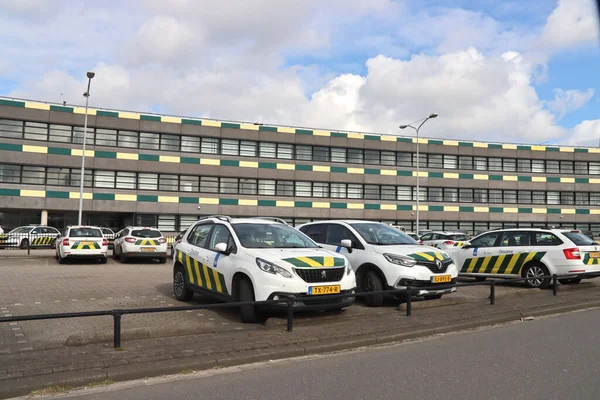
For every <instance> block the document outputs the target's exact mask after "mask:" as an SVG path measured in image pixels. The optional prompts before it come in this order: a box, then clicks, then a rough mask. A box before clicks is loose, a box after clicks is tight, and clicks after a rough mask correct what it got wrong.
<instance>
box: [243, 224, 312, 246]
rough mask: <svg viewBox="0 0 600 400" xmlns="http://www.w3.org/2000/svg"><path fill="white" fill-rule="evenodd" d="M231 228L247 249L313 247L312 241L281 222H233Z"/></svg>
mask: <svg viewBox="0 0 600 400" xmlns="http://www.w3.org/2000/svg"><path fill="white" fill-rule="evenodd" d="M233 230H234V231H235V234H236V235H237V237H238V239H239V240H240V243H241V244H242V246H243V247H245V248H247V249H269V248H272V249H314V248H316V247H318V246H317V245H316V244H315V243H314V242H313V241H311V240H310V239H309V238H307V237H306V236H304V234H302V233H301V232H299V231H297V230H295V229H294V228H292V227H289V226H287V225H282V224H248V223H240V224H234V225H233Z"/></svg>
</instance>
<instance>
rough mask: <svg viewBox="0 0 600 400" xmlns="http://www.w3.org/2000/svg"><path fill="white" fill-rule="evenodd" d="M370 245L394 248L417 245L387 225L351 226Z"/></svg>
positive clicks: (365, 224) (364, 224)
mask: <svg viewBox="0 0 600 400" xmlns="http://www.w3.org/2000/svg"><path fill="white" fill-rule="evenodd" d="M350 226H352V227H353V228H354V229H356V231H357V232H358V233H359V234H360V236H362V238H363V239H365V241H366V242H367V243H369V244H374V245H380V246H393V245H403V244H417V243H416V242H415V241H414V239H413V238H411V237H410V236H408V235H406V234H405V233H402V232H400V231H399V230H397V229H395V228H392V227H390V226H388V225H385V224H378V223H360V224H350Z"/></svg>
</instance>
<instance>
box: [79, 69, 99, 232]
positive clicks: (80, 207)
mask: <svg viewBox="0 0 600 400" xmlns="http://www.w3.org/2000/svg"><path fill="white" fill-rule="evenodd" d="M94 76H96V74H95V73H93V72H91V71H90V72H88V73H87V77H88V85H87V91H86V92H85V93H84V94H83V96H84V97H85V118H84V120H83V149H82V150H83V151H82V154H81V175H80V176H79V219H78V221H79V222H78V224H79V225H81V214H82V211H83V181H84V179H85V142H86V141H87V120H88V103H89V100H90V85H91V84H92V78H93V77H94Z"/></svg>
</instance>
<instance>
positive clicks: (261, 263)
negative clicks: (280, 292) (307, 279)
mask: <svg viewBox="0 0 600 400" xmlns="http://www.w3.org/2000/svg"><path fill="white" fill-rule="evenodd" d="M256 265H258V268H260V269H262V270H263V271H265V272H268V273H269V274H273V275H277V274H279V275H281V276H283V277H284V278H291V277H292V274H290V273H289V272H288V271H287V270H285V269H283V268H281V267H280V266H278V265H275V264H273V263H270V262H268V261H265V260H263V259H262V258H257V259H256Z"/></svg>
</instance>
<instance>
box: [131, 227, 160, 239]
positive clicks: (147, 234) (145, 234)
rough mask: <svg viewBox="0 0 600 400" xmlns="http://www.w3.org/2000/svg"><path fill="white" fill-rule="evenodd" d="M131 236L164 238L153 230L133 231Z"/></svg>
mask: <svg viewBox="0 0 600 400" xmlns="http://www.w3.org/2000/svg"><path fill="white" fill-rule="evenodd" d="M131 236H133V237H139V238H159V237H161V236H162V233H160V231H155V230H153V229H134V230H133V231H131Z"/></svg>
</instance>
